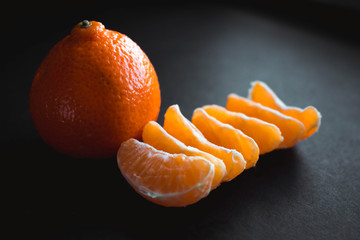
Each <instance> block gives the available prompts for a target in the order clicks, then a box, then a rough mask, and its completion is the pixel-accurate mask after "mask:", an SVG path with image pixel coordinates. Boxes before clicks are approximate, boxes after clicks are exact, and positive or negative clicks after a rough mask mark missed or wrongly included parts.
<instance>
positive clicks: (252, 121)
mask: <svg viewBox="0 0 360 240" xmlns="http://www.w3.org/2000/svg"><path fill="white" fill-rule="evenodd" d="M202 109H204V110H205V112H206V113H208V114H209V115H210V116H212V117H214V118H216V119H217V120H219V121H220V122H223V123H226V124H229V125H231V126H233V127H234V128H236V129H239V130H241V131H242V132H243V133H244V134H246V135H248V136H249V137H251V138H252V139H254V140H255V142H256V144H257V146H258V147H259V150H260V154H264V153H268V152H271V151H273V150H274V149H276V148H277V147H278V146H279V144H280V143H281V142H282V141H283V137H282V136H281V132H280V129H279V128H278V127H277V126H275V125H274V124H271V123H268V122H265V121H263V120H260V119H258V118H253V117H248V116H246V115H245V114H242V113H238V112H231V111H228V110H226V109H225V108H223V107H221V106H217V105H207V106H204V107H202Z"/></svg>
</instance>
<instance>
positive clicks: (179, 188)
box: [117, 138, 215, 207]
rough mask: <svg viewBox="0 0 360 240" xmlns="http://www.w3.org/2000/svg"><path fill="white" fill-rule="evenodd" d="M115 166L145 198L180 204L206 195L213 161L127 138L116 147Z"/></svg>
mask: <svg viewBox="0 0 360 240" xmlns="http://www.w3.org/2000/svg"><path fill="white" fill-rule="evenodd" d="M117 159H118V166H119V169H120V171H121V173H122V175H123V176H124V178H125V179H126V181H127V182H128V183H129V184H130V185H131V186H132V187H133V188H134V190H135V191H136V192H137V193H139V194H140V195H141V196H143V197H144V198H146V199H147V200H149V201H151V202H153V203H156V204H160V205H162V206H167V207H184V206H187V205H190V204H193V203H195V202H197V201H199V200H200V199H202V198H204V197H206V196H207V195H208V194H209V192H210V190H211V184H212V181H213V178H214V173H215V168H214V164H212V163H211V162H210V161H208V160H206V159H205V158H203V157H189V156H186V155H185V154H170V153H166V152H163V151H160V150H157V149H155V148H154V147H152V146H150V145H148V144H146V143H143V142H139V141H138V140H136V139H134V138H131V139H129V140H127V141H125V142H123V143H122V144H121V146H120V148H119V151H118V154H117Z"/></svg>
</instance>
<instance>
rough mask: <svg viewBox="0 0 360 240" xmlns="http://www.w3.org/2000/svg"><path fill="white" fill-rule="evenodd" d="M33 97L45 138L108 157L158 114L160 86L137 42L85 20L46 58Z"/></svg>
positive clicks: (64, 148)
mask: <svg viewBox="0 0 360 240" xmlns="http://www.w3.org/2000/svg"><path fill="white" fill-rule="evenodd" d="M29 102H30V113H31V117H32V120H33V122H34V125H35V127H36V129H37V131H38V132H39V134H40V136H41V137H42V139H43V140H44V141H45V142H46V143H47V144H49V145H50V146H52V147H53V148H55V149H56V150H58V151H60V152H62V153H64V154H67V155H70V156H73V157H83V158H107V157H113V156H116V152H117V150H118V148H119V146H120V144H121V142H123V141H125V140H127V139H129V138H138V139H140V138H141V133H142V128H143V127H144V126H145V124H146V123H147V122H149V121H151V120H156V119H157V117H158V114H159V109H160V89H159V82H158V79H157V75H156V73H155V69H154V67H153V66H152V64H151V62H150V60H149V58H148V57H147V56H146V54H145V53H144V52H143V51H142V50H141V48H140V47H139V46H138V45H137V44H136V43H135V42H133V41H132V40H131V39H130V38H129V37H127V36H125V35H123V34H121V33H119V32H116V31H111V30H107V29H105V27H104V26H103V25H102V24H101V23H100V22H95V21H92V22H88V21H83V22H81V23H80V24H78V25H76V26H75V27H74V28H73V29H72V31H71V33H70V35H68V36H66V37H65V38H64V39H63V40H61V41H60V42H58V43H57V44H56V45H55V46H54V47H53V48H52V49H51V50H50V52H49V53H48V55H47V56H46V57H45V59H44V60H43V62H42V63H41V65H40V67H39V68H38V70H37V72H36V74H35V77H34V80H33V83H32V87H31V91H30V99H29Z"/></svg>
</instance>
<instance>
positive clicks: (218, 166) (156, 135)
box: [142, 121, 226, 189]
mask: <svg viewBox="0 0 360 240" xmlns="http://www.w3.org/2000/svg"><path fill="white" fill-rule="evenodd" d="M142 139H143V141H144V143H147V144H149V145H151V146H153V147H154V148H156V149H157V150H161V151H164V152H168V153H170V154H179V153H183V154H185V155H187V156H189V157H193V156H198V157H203V158H205V159H206V160H208V161H210V162H211V163H212V164H214V167H215V174H214V179H213V182H212V184H211V189H215V188H216V187H217V186H219V185H220V183H221V182H222V180H223V178H224V177H225V175H226V167H225V164H224V162H223V161H222V160H220V159H218V158H217V157H215V156H213V155H211V154H209V153H206V152H203V151H200V150H199V149H197V148H193V147H190V146H186V145H185V144H184V143H182V142H181V141H179V140H178V139H176V138H174V137H173V136H171V135H170V134H168V133H167V132H166V131H165V129H163V128H162V127H161V126H160V125H159V124H158V123H157V122H154V121H150V122H148V123H147V124H146V125H145V127H144V129H143V133H142Z"/></svg>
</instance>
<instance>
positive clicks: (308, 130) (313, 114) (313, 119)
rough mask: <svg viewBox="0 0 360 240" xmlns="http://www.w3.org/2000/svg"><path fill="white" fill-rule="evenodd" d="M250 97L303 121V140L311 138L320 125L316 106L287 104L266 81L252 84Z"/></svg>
mask: <svg viewBox="0 0 360 240" xmlns="http://www.w3.org/2000/svg"><path fill="white" fill-rule="evenodd" d="M249 98H250V99H251V100H252V101H254V102H257V103H260V104H261V105H263V106H266V107H269V108H272V109H275V110H277V111H279V112H281V113H282V114H284V115H286V116H289V117H293V118H295V119H297V120H299V121H300V122H302V123H303V124H304V126H305V132H304V134H303V136H302V137H301V140H304V139H306V138H309V137H310V136H311V135H313V134H314V133H315V132H316V131H317V130H318V129H319V127H320V122H321V114H320V112H319V111H318V110H317V109H316V108H315V107H313V106H309V107H306V108H305V109H300V108H297V107H289V106H286V105H285V103H283V101H281V100H280V98H279V97H278V96H277V95H276V94H275V93H274V92H273V91H272V90H271V89H270V87H269V86H268V85H267V84H266V83H264V82H261V81H255V82H253V83H252V84H251V88H250V90H249Z"/></svg>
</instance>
